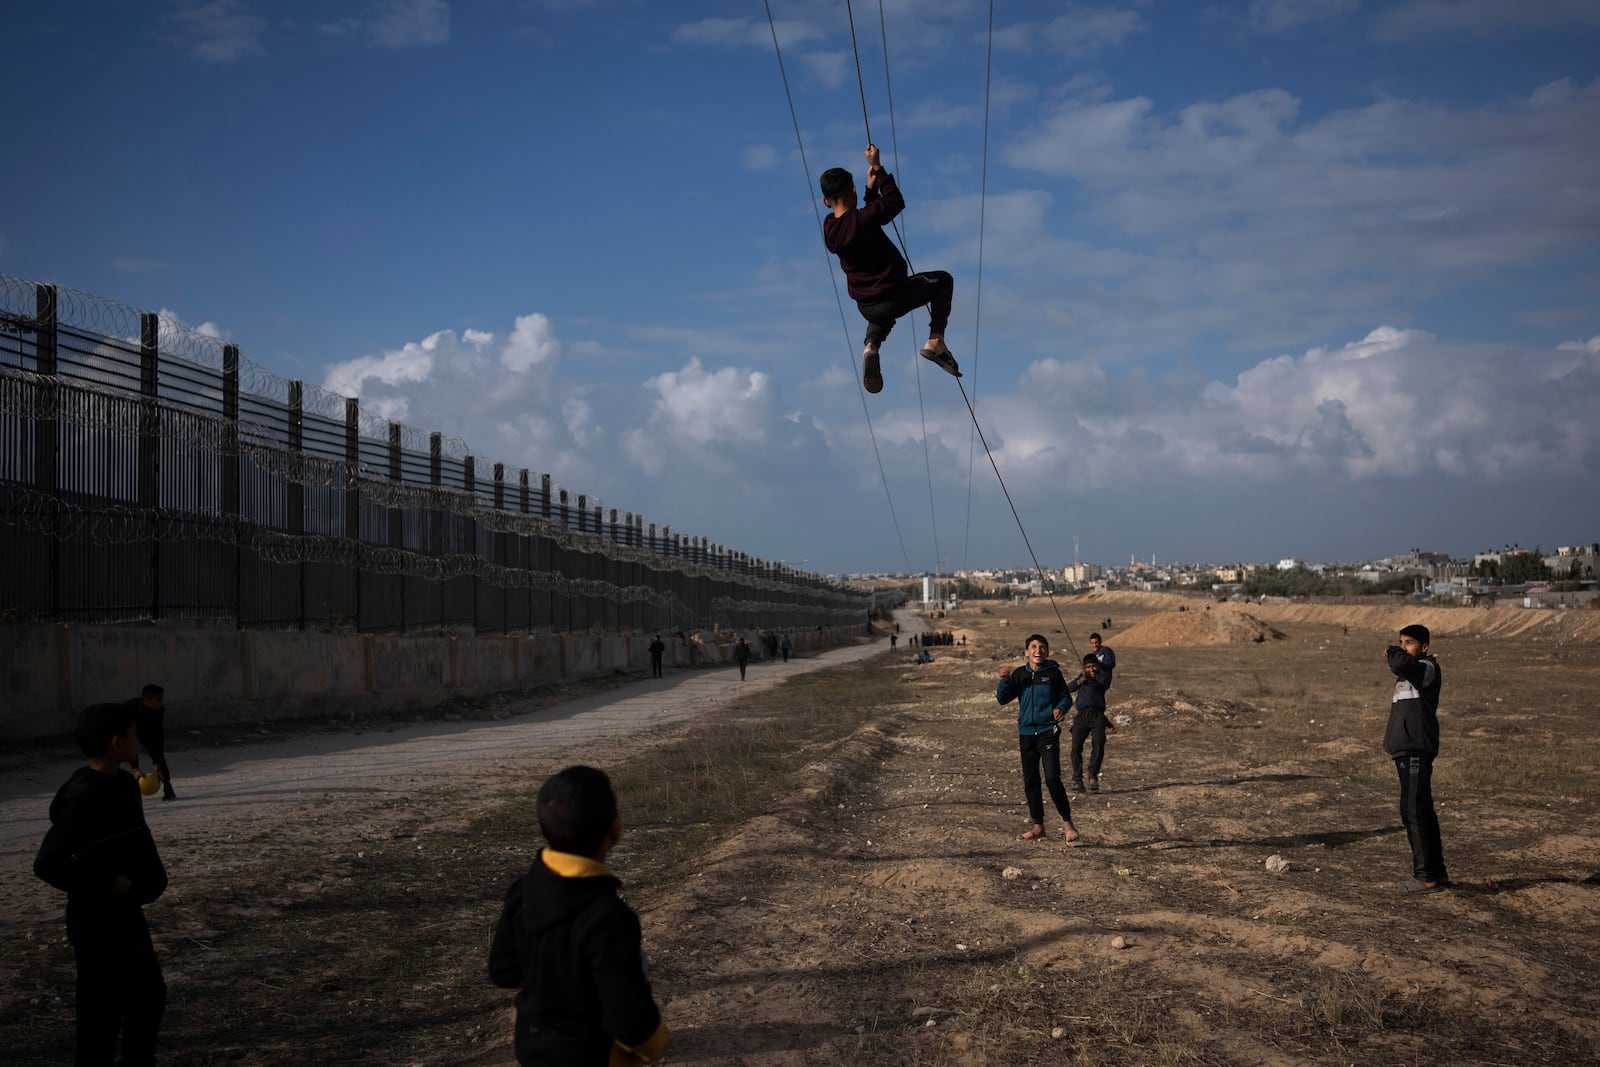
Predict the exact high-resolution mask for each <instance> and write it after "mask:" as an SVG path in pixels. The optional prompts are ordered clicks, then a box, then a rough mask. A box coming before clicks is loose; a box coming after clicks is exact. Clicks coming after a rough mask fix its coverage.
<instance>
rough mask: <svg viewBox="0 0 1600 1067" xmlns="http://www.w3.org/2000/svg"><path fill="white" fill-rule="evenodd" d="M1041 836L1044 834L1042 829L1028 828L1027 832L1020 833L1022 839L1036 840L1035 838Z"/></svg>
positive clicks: (1037, 838)
mask: <svg viewBox="0 0 1600 1067" xmlns="http://www.w3.org/2000/svg"><path fill="white" fill-rule="evenodd" d="M1043 836H1044V831H1043V830H1029V831H1028V832H1027V833H1025V834H1023V835H1022V839H1023V840H1024V841H1037V840H1039V838H1041V837H1043Z"/></svg>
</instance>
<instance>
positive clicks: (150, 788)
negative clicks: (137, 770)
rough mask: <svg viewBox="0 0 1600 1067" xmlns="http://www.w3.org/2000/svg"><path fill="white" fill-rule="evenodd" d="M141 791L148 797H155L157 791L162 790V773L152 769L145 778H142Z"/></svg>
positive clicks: (140, 782)
mask: <svg viewBox="0 0 1600 1067" xmlns="http://www.w3.org/2000/svg"><path fill="white" fill-rule="evenodd" d="M139 792H141V793H143V794H144V795H145V796H147V797H153V796H155V795H156V794H157V793H159V792H161V775H159V774H157V773H156V772H155V771H151V772H150V773H149V774H147V775H145V776H144V777H143V778H140V779H139Z"/></svg>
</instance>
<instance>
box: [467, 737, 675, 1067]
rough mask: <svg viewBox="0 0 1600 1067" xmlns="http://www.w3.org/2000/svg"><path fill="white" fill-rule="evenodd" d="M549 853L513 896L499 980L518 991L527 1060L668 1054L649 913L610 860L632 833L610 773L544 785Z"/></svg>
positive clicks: (640, 1058) (499, 949) (578, 773)
mask: <svg viewBox="0 0 1600 1067" xmlns="http://www.w3.org/2000/svg"><path fill="white" fill-rule="evenodd" d="M538 812H539V830H540V831H541V832H542V833H543V834H544V839H545V841H546V842H548V847H546V848H542V849H540V850H539V852H538V854H537V855H536V856H535V857H534V861H533V866H532V867H531V868H529V870H528V873H527V874H525V875H523V876H522V878H520V879H519V880H518V881H516V882H515V883H514V884H513V885H512V886H511V888H510V890H508V891H507V893H506V901H505V908H504V909H503V910H502V911H501V913H500V921H499V922H498V923H497V924H496V925H495V931H494V942H493V944H492V945H491V946H490V948H489V980H490V981H492V982H494V984H495V985H497V986H500V987H502V988H505V989H516V990H517V998H516V1005H517V1031H516V1037H515V1048H516V1054H517V1062H518V1063H522V1064H534V1063H538V1064H570V1065H573V1067H585V1065H592V1067H607V1065H610V1067H624V1065H631V1064H640V1063H650V1062H652V1061H654V1060H658V1059H660V1058H661V1057H662V1056H664V1055H666V1052H667V1041H668V1038H669V1036H670V1035H669V1034H668V1032H667V1027H666V1025H665V1024H664V1023H663V1022H662V1021H661V1012H660V1010H659V1009H658V1008H657V1007H656V1002H655V998H654V996H653V995H652V994H651V991H650V977H649V974H648V973H647V971H646V967H645V959H644V950H643V948H642V947H641V941H642V932H641V930H640V927H639V917H638V916H637V915H635V914H634V912H633V909H632V908H630V907H628V905H626V904H624V903H623V902H622V900H621V899H620V898H619V897H618V896H617V888H618V887H619V886H620V885H621V884H622V883H621V881H620V880H618V879H617V878H616V876H614V875H613V874H612V873H611V871H610V870H609V869H608V868H607V867H606V865H605V862H604V861H605V858H606V854H607V853H608V852H610V851H611V849H612V848H613V847H614V846H615V845H616V843H617V841H618V840H619V839H620V838H621V837H622V817H621V815H619V814H618V812H617V796H616V794H615V793H614V792H613V791H612V789H611V780H610V779H609V778H607V777H606V774H605V772H604V771H600V770H596V769H595V768H593V767H581V766H579V767H568V768H567V769H566V770H564V771H562V772H560V773H559V774H557V775H555V776H553V777H552V778H551V779H550V780H549V781H547V782H545V783H544V785H543V786H542V787H541V788H540V789H539V801H538Z"/></svg>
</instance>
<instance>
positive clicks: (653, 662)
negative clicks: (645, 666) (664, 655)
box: [650, 655, 661, 678]
mask: <svg viewBox="0 0 1600 1067" xmlns="http://www.w3.org/2000/svg"><path fill="white" fill-rule="evenodd" d="M650 670H651V672H652V673H653V674H654V675H655V676H656V677H657V678H660V677H661V656H660V655H653V656H651V657H650Z"/></svg>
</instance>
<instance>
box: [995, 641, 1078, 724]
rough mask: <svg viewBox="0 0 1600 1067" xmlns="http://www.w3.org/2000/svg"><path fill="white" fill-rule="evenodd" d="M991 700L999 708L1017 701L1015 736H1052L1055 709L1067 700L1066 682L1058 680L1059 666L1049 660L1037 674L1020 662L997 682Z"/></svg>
mask: <svg viewBox="0 0 1600 1067" xmlns="http://www.w3.org/2000/svg"><path fill="white" fill-rule="evenodd" d="M994 698H995V699H996V700H998V701H999V702H1000V703H1001V704H1002V705H1005V704H1009V703H1011V702H1012V701H1013V700H1015V701H1016V702H1017V733H1018V734H1020V735H1022V736H1024V737H1031V736H1033V735H1034V734H1047V733H1054V732H1055V731H1056V730H1058V729H1059V728H1060V726H1059V724H1058V723H1057V722H1056V718H1055V710H1056V709H1057V708H1060V707H1063V702H1064V701H1065V700H1066V698H1067V680H1066V679H1065V678H1063V677H1061V665H1060V664H1058V663H1057V662H1056V661H1055V660H1053V659H1047V660H1045V661H1044V662H1043V663H1041V664H1039V669H1038V670H1037V671H1036V670H1034V669H1033V668H1032V667H1030V666H1028V665H1027V664H1026V663H1024V664H1023V665H1022V666H1020V667H1018V668H1017V669H1016V670H1014V671H1012V672H1011V675H1010V676H1009V677H1007V678H1002V679H1001V680H1000V684H999V685H998V686H996V687H995V691H994Z"/></svg>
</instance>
